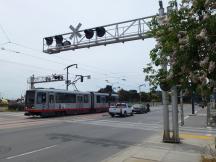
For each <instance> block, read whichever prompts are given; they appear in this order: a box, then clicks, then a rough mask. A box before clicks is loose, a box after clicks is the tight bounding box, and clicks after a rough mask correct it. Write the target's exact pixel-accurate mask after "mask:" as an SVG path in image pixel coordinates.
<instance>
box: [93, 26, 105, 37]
mask: <svg viewBox="0 0 216 162" xmlns="http://www.w3.org/2000/svg"><path fill="white" fill-rule="evenodd" d="M95 31H96V34H97V36H98V37H103V36H104V35H105V33H106V30H105V28H104V27H97V28H96V29H95Z"/></svg>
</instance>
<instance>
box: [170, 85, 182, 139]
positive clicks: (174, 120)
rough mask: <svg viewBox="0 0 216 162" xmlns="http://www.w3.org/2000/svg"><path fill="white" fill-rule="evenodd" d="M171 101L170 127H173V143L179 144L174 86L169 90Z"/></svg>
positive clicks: (176, 98)
mask: <svg viewBox="0 0 216 162" xmlns="http://www.w3.org/2000/svg"><path fill="white" fill-rule="evenodd" d="M171 94H172V97H171V100H172V123H173V124H172V126H173V142H175V143H179V142H180V138H179V124H178V96H177V86H176V85H174V86H172V88H171Z"/></svg>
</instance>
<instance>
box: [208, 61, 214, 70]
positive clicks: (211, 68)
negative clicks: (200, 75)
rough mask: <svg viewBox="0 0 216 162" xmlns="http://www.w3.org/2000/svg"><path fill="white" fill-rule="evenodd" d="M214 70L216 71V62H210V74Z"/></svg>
mask: <svg viewBox="0 0 216 162" xmlns="http://www.w3.org/2000/svg"><path fill="white" fill-rule="evenodd" d="M214 69H215V62H213V61H210V63H209V67H208V72H209V73H212V72H213V71H214Z"/></svg>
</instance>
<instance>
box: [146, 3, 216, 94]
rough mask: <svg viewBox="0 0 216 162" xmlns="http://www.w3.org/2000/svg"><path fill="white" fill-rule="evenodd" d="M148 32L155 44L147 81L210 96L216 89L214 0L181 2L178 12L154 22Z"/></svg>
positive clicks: (175, 10)
mask: <svg viewBox="0 0 216 162" xmlns="http://www.w3.org/2000/svg"><path fill="white" fill-rule="evenodd" d="M170 4H171V5H172V4H174V3H173V1H171V2H170ZM151 29H152V34H153V37H155V38H156V40H157V44H156V46H155V48H154V49H153V50H152V51H151V52H150V58H151V61H152V62H151V63H150V64H147V66H146V67H145V68H144V73H147V76H146V80H147V81H149V82H150V84H151V85H153V86H157V85H158V84H161V83H166V84H168V85H181V86H182V87H183V88H184V89H188V90H189V89H191V88H193V90H196V91H198V92H200V94H202V95H207V94H209V92H211V91H212V89H213V88H214V87H216V65H215V62H216V0H182V2H181V4H180V8H179V9H173V10H172V11H170V13H169V14H167V15H166V16H163V17H157V18H155V19H153V20H152V22H151ZM165 64H166V65H167V69H166V70H164V68H162V67H161V65H165Z"/></svg>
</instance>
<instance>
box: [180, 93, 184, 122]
mask: <svg viewBox="0 0 216 162" xmlns="http://www.w3.org/2000/svg"><path fill="white" fill-rule="evenodd" d="M180 106H181V126H183V125H184V107H183V92H182V90H181V91H180Z"/></svg>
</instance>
